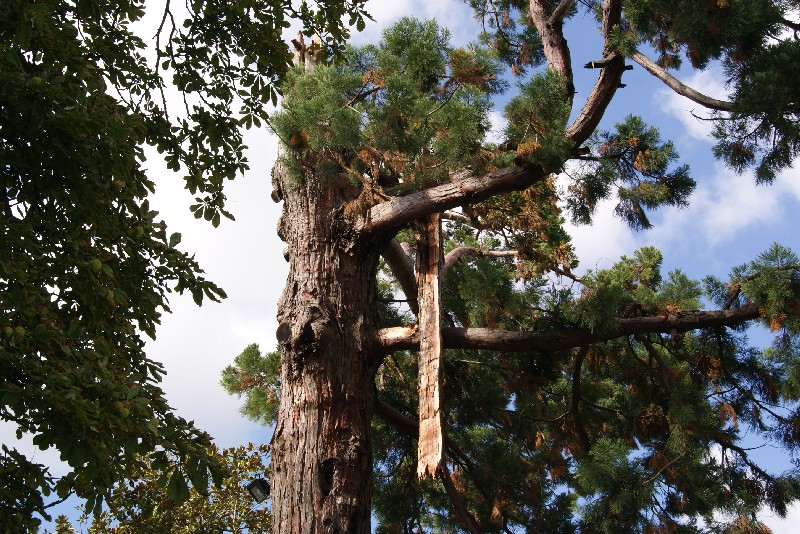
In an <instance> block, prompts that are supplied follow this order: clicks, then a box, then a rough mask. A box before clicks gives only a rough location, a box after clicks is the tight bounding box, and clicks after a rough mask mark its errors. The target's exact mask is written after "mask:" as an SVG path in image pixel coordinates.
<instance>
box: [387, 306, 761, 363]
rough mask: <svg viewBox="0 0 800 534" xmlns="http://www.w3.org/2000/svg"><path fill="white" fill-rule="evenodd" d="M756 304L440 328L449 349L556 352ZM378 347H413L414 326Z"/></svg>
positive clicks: (692, 323)
mask: <svg viewBox="0 0 800 534" xmlns="http://www.w3.org/2000/svg"><path fill="white" fill-rule="evenodd" d="M760 316H761V313H760V311H759V309H758V306H756V305H755V304H748V305H746V306H743V307H741V308H734V309H732V310H715V311H698V312H689V313H682V314H678V315H668V316H653V317H634V318H618V319H615V320H614V323H615V327H613V328H609V329H608V330H606V331H603V332H593V331H591V330H589V329H588V328H574V329H563V330H551V331H549V332H511V331H508V330H495V329H491V328H443V329H442V337H443V340H444V347H445V348H449V349H484V350H496V351H502V352H536V351H545V352H546V351H555V350H565V349H571V348H575V347H580V346H583V345H587V344H590V343H599V342H602V341H609V340H611V339H616V338H619V337H624V336H629V335H634V334H648V333H651V334H652V333H658V332H661V333H669V332H688V331H689V330H696V329H698V328H712V327H721V326H735V325H739V324H742V323H745V322H747V321H752V320H754V319H758V318H759V317H760ZM377 341H378V346H379V347H381V348H382V349H383V350H384V351H385V352H392V351H395V350H413V349H416V348H417V347H418V346H419V338H418V336H417V335H416V333H415V331H414V329H413V328H407V327H394V328H385V329H383V330H381V331H380V332H379V335H378V340H377Z"/></svg>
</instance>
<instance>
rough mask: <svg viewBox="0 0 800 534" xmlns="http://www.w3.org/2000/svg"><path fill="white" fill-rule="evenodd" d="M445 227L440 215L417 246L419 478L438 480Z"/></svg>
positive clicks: (441, 443)
mask: <svg viewBox="0 0 800 534" xmlns="http://www.w3.org/2000/svg"><path fill="white" fill-rule="evenodd" d="M441 224H442V221H441V219H440V218H439V215H438V214H433V215H430V216H429V217H428V218H427V219H426V220H425V221H423V222H422V223H421V224H420V226H421V228H420V231H419V232H418V233H419V236H418V241H417V242H418V245H417V288H418V295H419V296H418V301H419V313H418V314H417V317H418V319H419V321H418V325H419V327H418V331H419V442H418V443H417V477H418V478H419V479H420V480H421V479H423V478H426V477H436V476H437V475H438V474H439V473H440V470H441V469H442V466H443V465H444V462H443V458H444V438H443V431H442V412H441V391H440V390H441V387H440V386H441V379H442V367H441V357H442V324H441V323H442V305H441V290H440V287H439V280H440V278H439V273H440V270H441Z"/></svg>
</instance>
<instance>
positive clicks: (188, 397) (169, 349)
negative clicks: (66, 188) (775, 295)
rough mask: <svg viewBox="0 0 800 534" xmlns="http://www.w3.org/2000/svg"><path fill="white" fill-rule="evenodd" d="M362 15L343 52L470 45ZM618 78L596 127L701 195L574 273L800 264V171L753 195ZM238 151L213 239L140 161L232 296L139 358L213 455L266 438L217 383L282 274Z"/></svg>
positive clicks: (576, 49) (680, 112)
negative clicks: (653, 259)
mask: <svg viewBox="0 0 800 534" xmlns="http://www.w3.org/2000/svg"><path fill="white" fill-rule="evenodd" d="M368 10H369V11H370V12H371V13H372V15H373V17H374V18H375V19H376V21H375V22H368V24H367V28H366V30H365V31H364V32H363V33H361V34H358V35H355V36H354V38H353V40H352V42H353V43H354V44H366V43H370V42H376V41H377V40H378V39H379V36H380V31H381V30H382V29H383V28H384V27H386V26H387V25H388V24H390V23H392V22H393V21H395V20H396V19H397V18H399V17H401V16H407V15H412V16H416V17H418V18H434V19H436V20H437V21H438V22H439V23H440V24H441V25H443V26H446V27H448V28H450V30H451V31H452V34H453V42H454V43H455V44H464V43H466V42H468V41H470V40H472V39H474V36H475V35H476V32H477V31H478V29H479V25H478V23H477V21H476V20H474V19H473V18H472V13H471V11H470V10H469V8H468V7H467V6H466V5H465V4H464V3H462V2H457V1H439V2H430V1H427V2H426V1H418V0H393V1H391V2H386V1H380V0H372V1H371V3H370V4H368ZM151 23H152V22H151ZM577 26H578V27H577V28H572V29H570V28H569V27H568V33H567V39H568V40H569V42H570V45H571V48H572V60H573V65H574V66H575V74H576V86H577V90H578V94H577V95H576V108H578V109H579V106H580V105H582V100H581V99H582V98H585V97H586V96H587V95H588V92H589V88H590V87H591V84H593V83H594V77H595V76H596V73H597V71H590V70H585V69H583V68H581V65H583V64H584V63H586V62H587V61H590V60H594V59H599V58H600V55H601V50H600V45H599V43H600V40H599V37H598V36H597V32H596V30H595V29H594V26H593V25H592V24H590V23H589V21H584V22H582V23H580V24H578V25H577ZM295 31H296V30H295ZM143 35H144V34H143ZM680 77H681V79H682V80H683V81H684V82H686V83H688V84H689V85H691V86H693V87H695V88H697V89H700V90H701V91H705V92H707V93H709V94H711V95H712V96H716V97H724V96H725V88H724V83H723V80H722V77H721V73H720V72H719V70H715V69H714V68H713V67H712V68H711V69H709V70H707V71H704V72H701V73H691V72H682V73H681V74H680ZM624 78H625V79H624V82H625V83H626V84H627V85H628V87H627V88H625V89H621V90H620V92H619V93H618V95H617V98H616V99H615V100H614V102H612V104H611V106H610V108H609V110H608V114H607V118H606V120H605V121H604V123H603V124H604V126H605V127H606V128H608V127H610V126H611V125H612V124H613V123H614V122H616V121H619V120H621V119H622V118H623V117H624V116H625V115H627V114H629V113H636V114H640V115H642V116H643V118H644V119H645V120H646V121H647V122H649V123H651V124H654V125H656V126H658V127H660V129H661V132H662V137H663V138H664V139H671V140H672V141H674V142H675V144H676V147H677V149H678V152H679V153H680V155H681V157H682V162H685V163H688V164H689V165H690V166H691V167H692V171H693V172H692V174H693V177H694V178H695V179H696V180H697V183H698V185H697V189H696V191H695V193H694V195H693V196H692V198H691V200H690V206H689V207H688V208H685V209H672V208H670V209H664V210H661V211H659V212H657V213H656V214H655V215H654V216H653V217H652V219H651V220H652V222H653V223H654V226H655V227H654V228H653V229H652V230H649V231H646V232H639V233H634V232H631V231H630V230H629V229H628V228H627V226H625V224H624V223H622V222H621V221H619V220H617V219H615V218H614V216H613V203H612V202H609V203H606V204H604V205H601V206H600V207H599V208H598V211H597V215H596V218H595V222H594V224H593V225H592V226H590V227H587V226H584V227H578V228H575V227H571V228H570V232H571V233H572V235H573V243H574V245H575V247H576V250H577V252H578V257H579V258H580V260H581V267H582V268H583V269H585V268H591V269H594V268H597V267H607V266H609V265H610V264H611V263H612V262H614V261H615V260H616V259H618V258H619V257H620V256H621V255H623V254H628V255H630V254H631V253H632V252H633V251H634V250H636V249H637V248H639V247H641V246H644V245H653V246H656V247H657V248H659V249H660V250H661V251H662V252H663V253H664V258H665V261H664V266H665V272H666V271H669V270H672V269H674V268H677V267H680V268H681V269H683V270H684V271H685V272H686V273H687V274H688V275H690V276H692V277H694V278H701V277H702V276H704V275H706V274H716V275H718V276H720V277H722V278H724V277H725V276H726V275H727V273H728V272H729V269H730V268H731V267H733V266H734V265H738V264H741V263H744V262H747V261H749V260H751V259H753V258H754V257H755V256H756V255H757V254H758V253H760V252H762V251H764V250H765V249H766V248H767V247H768V246H769V245H770V244H771V243H772V242H773V241H777V242H779V243H781V244H784V245H787V246H789V247H791V248H792V249H793V250H795V251H800V235H799V234H798V233H797V232H796V230H795V228H796V223H797V220H798V214H800V170H798V169H790V170H788V171H786V172H785V173H783V174H782V175H781V176H780V177H779V179H778V180H777V181H776V183H775V184H773V185H772V186H756V185H755V182H754V180H753V179H752V176H751V175H749V174H745V175H742V176H738V175H736V174H735V173H733V172H732V171H730V170H728V169H726V168H725V167H724V166H723V165H721V164H720V163H719V162H717V161H715V160H714V158H713V156H712V154H711V147H712V143H711V141H710V140H709V139H708V138H707V133H708V131H707V130H708V125H707V124H705V123H703V122H701V121H698V120H697V119H695V118H694V117H693V116H692V111H694V112H695V113H702V110H701V109H700V106H699V105H697V104H694V103H693V102H690V101H689V100H687V99H684V98H682V97H679V96H677V95H674V94H672V93H671V92H670V90H669V89H667V87H666V86H665V85H663V84H662V83H661V82H660V81H658V80H655V79H654V78H652V77H651V76H649V75H648V74H647V73H646V72H644V71H643V69H641V68H640V67H638V66H636V68H635V69H634V70H633V71H630V72H627V73H626V74H625V77H624ZM247 143H248V145H249V146H250V151H249V153H248V157H249V159H250V167H251V169H250V171H249V172H248V173H247V174H246V175H245V176H244V177H242V178H240V179H237V180H236V181H235V182H232V183H229V185H228V186H227V195H228V197H229V206H228V207H229V209H230V211H231V212H233V214H234V215H235V216H236V219H237V220H236V222H229V221H224V222H223V223H222V225H221V226H220V227H219V228H218V229H216V230H215V229H213V228H211V226H210V225H209V224H208V223H205V222H203V221H197V220H195V219H194V217H193V215H192V214H191V213H190V212H189V209H188V206H189V204H191V203H192V202H191V201H192V198H191V196H190V195H189V193H188V192H186V191H185V190H183V188H182V180H181V179H180V177H179V176H178V175H175V174H174V173H171V172H169V171H167V170H166V168H165V166H164V165H163V162H161V161H160V159H159V158H158V156H157V154H156V153H155V152H154V151H151V152H149V153H148V154H149V156H150V157H148V161H147V167H148V169H149V171H150V174H151V176H152V177H153V178H154V179H155V181H156V183H157V192H156V194H155V196H154V198H153V199H152V201H151V204H152V205H153V206H154V207H155V209H157V210H159V211H160V212H161V214H162V216H163V217H164V219H165V220H166V221H167V223H168V225H169V228H170V230H171V231H179V232H181V233H182V235H183V242H182V245H181V246H182V248H183V249H184V250H187V251H191V252H195V253H196V257H197V259H198V260H199V262H200V264H201V265H202V266H204V268H205V270H206V271H207V273H208V276H209V278H211V279H212V280H214V281H215V282H217V283H218V284H220V285H221V286H222V287H223V288H224V289H225V290H226V291H227V293H228V295H229V298H228V299H227V300H225V301H224V302H223V303H221V304H214V303H207V304H206V305H204V306H203V307H202V308H197V307H196V306H194V304H193V302H192V300H191V298H189V297H188V296H182V297H181V296H174V297H173V298H172V299H171V303H172V308H173V312H174V313H173V314H172V315H169V316H165V317H164V319H163V322H162V325H161V326H160V328H159V329H158V337H157V339H156V340H155V341H151V342H149V343H148V345H147V350H148V353H149V356H150V357H151V358H153V359H156V360H159V361H162V362H164V364H165V366H166V370H167V376H166V377H165V379H164V384H163V386H164V390H165V392H166V395H167V398H168V399H169V401H170V403H171V404H172V406H173V407H175V408H176V410H177V412H178V413H179V414H180V415H182V416H183V417H185V418H187V419H191V420H194V421H195V422H196V424H197V425H198V426H199V427H200V428H203V429H204V430H206V431H208V432H210V433H211V434H212V435H213V436H214V437H215V439H216V441H217V443H218V444H219V445H221V446H234V445H238V444H241V443H246V442H249V441H253V442H267V441H269V439H270V435H271V432H270V430H269V429H265V428H263V427H260V426H259V425H256V424H253V423H251V422H249V421H247V420H246V419H244V418H243V417H242V416H240V415H239V413H238V409H239V406H240V402H239V400H238V399H236V398H233V397H230V396H228V395H227V394H225V393H224V391H223V390H222V388H221V387H220V386H219V377H220V371H221V370H222V369H223V368H224V367H225V366H226V365H228V364H230V363H231V361H232V360H233V358H234V356H235V355H237V354H238V353H239V352H240V351H241V350H242V349H244V347H245V346H246V345H248V344H249V343H254V342H256V343H259V344H260V345H261V347H262V349H267V350H271V349H272V348H273V347H274V345H275V336H274V332H275V329H276V327H277V323H276V320H275V316H276V303H277V300H278V297H279V295H280V292H281V291H282V289H283V283H284V280H285V278H286V275H287V272H288V264H287V263H286V262H285V261H284V259H283V255H282V251H283V248H284V244H283V243H282V242H281V241H280V240H279V239H278V237H277V235H276V226H277V221H278V216H279V214H280V205H278V204H274V203H273V202H272V200H271V199H270V192H271V187H270V169H271V167H272V163H273V162H274V160H275V157H276V154H277V144H276V140H275V139H274V138H273V137H272V136H270V135H269V134H268V133H267V132H266V131H265V130H263V129H262V130H260V131H250V132H248V134H247ZM0 436H2V442H3V443H6V444H11V443H14V442H15V439H14V438H13V428H12V427H10V426H0ZM19 447H20V449H21V450H22V451H23V452H25V453H26V454H30V455H31V456H32V458H33V460H34V461H37V462H41V463H45V464H49V465H53V471H54V473H56V474H58V472H59V469H60V467H59V465H58V455H57V453H55V452H53V451H44V452H42V451H38V449H35V448H33V447H31V446H30V445H29V444H28V443H27V442H26V441H25V440H23V442H22V443H20V444H19ZM773 454H774V455H777V457H778V460H785V458H782V457H781V455H782V454H783V453H782V452H779V451H774V450H773ZM778 463H784V462H783V461H781V462H778ZM776 465H777V464H776ZM60 509H61V510H63V511H62V512H61V513H69V512H70V509H69V508H68V509H67V510H64V507H63V506H62V507H61V508H60ZM56 513H59V512H56ZM765 519H767V521H768V523H769V524H770V526H771V527H772V528H773V530H774V532H775V533H788V532H790V530H791V529H790V527H789V525H791V524H792V521H794V524H798V523H800V507H796V508H794V509H793V510H792V511H791V512H790V517H789V518H788V519H787V520H786V521H777V520H773V519H770V518H769V517H767V516H766V515H765Z"/></svg>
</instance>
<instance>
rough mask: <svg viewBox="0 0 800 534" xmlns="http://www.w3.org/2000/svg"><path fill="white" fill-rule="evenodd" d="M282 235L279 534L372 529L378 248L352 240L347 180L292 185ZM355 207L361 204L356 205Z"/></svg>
mask: <svg viewBox="0 0 800 534" xmlns="http://www.w3.org/2000/svg"><path fill="white" fill-rule="evenodd" d="M273 172H274V173H275V176H274V177H275V178H276V180H275V185H276V186H277V189H276V192H277V196H278V197H279V198H281V197H282V198H283V200H284V210H283V215H282V217H281V222H280V225H279V229H278V231H279V235H280V236H281V238H282V239H283V240H284V241H285V242H286V243H287V245H288V259H289V262H290V270H289V278H288V280H287V283H286V288H285V289H284V293H283V296H282V297H281V300H280V302H279V306H278V322H279V324H280V326H279V327H278V340H279V343H280V344H281V402H280V410H279V414H278V422H277V426H276V429H275V435H274V437H273V440H272V445H271V455H272V462H271V468H272V498H273V522H274V532H276V533H308V534H311V533H314V534H320V533H341V534H345V533H358V534H361V533H364V534H366V533H369V532H370V497H371V472H372V454H371V444H370V418H371V417H372V413H373V404H374V374H375V368H376V365H377V358H376V357H375V351H373V350H372V348H371V347H370V346H369V343H370V342H371V340H373V339H374V337H375V332H376V330H375V328H376V325H375V318H374V310H375V306H374V299H375V273H376V270H377V264H378V256H379V251H380V248H379V247H378V246H377V245H375V244H372V245H369V246H368V245H359V244H354V243H353V242H352V241H351V240H350V238H349V236H351V235H353V234H352V232H349V231H348V230H347V229H348V226H349V225H347V224H346V222H345V217H344V216H343V213H344V212H346V211H347V210H346V209H344V210H343V209H342V207H343V206H345V204H347V203H348V202H350V205H353V202H352V201H353V200H354V199H353V195H354V192H353V190H352V188H350V187H349V186H348V185H347V184H346V183H337V182H336V181H335V180H331V181H325V180H320V179H319V178H316V177H308V179H306V180H305V181H304V183H301V184H296V183H295V184H293V185H291V186H289V184H288V183H287V182H288V180H286V179H285V177H284V176H283V175H282V173H283V170H282V169H281V166H280V165H276V168H275V170H274V171H273ZM357 202H358V201H357V200H356V201H355V203H357Z"/></svg>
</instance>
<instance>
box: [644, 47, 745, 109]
mask: <svg viewBox="0 0 800 534" xmlns="http://www.w3.org/2000/svg"><path fill="white" fill-rule="evenodd" d="M630 58H631V59H632V60H633V61H635V62H636V63H638V64H639V65H641V66H642V67H644V69H645V70H646V71H647V72H649V73H650V74H652V75H653V76H655V77H656V78H658V79H659V80H661V81H662V82H664V83H665V84H667V86H669V88H670V89H672V90H673V91H675V92H676V93H678V94H679V95H681V96H685V97H686V98H688V99H689V100H691V101H693V102H696V103H698V104H700V105H701V106H703V107H706V108H708V109H715V110H717V111H732V110H733V102H728V101H727V100H718V99H716V98H712V97H710V96H707V95H704V94H703V93H701V92H700V91H697V90H695V89H692V88H691V87H689V86H688V85H686V84H684V83H683V82H681V81H680V80H678V79H677V78H676V77H675V76H673V75H672V74H670V73H669V72H667V71H666V70H665V69H663V68H662V67H660V66H659V65H658V64H657V63H656V62H654V61H653V60H651V59H650V58H649V57H647V56H645V55H644V54H642V53H641V52H634V53H633V54H631V56H630Z"/></svg>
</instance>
